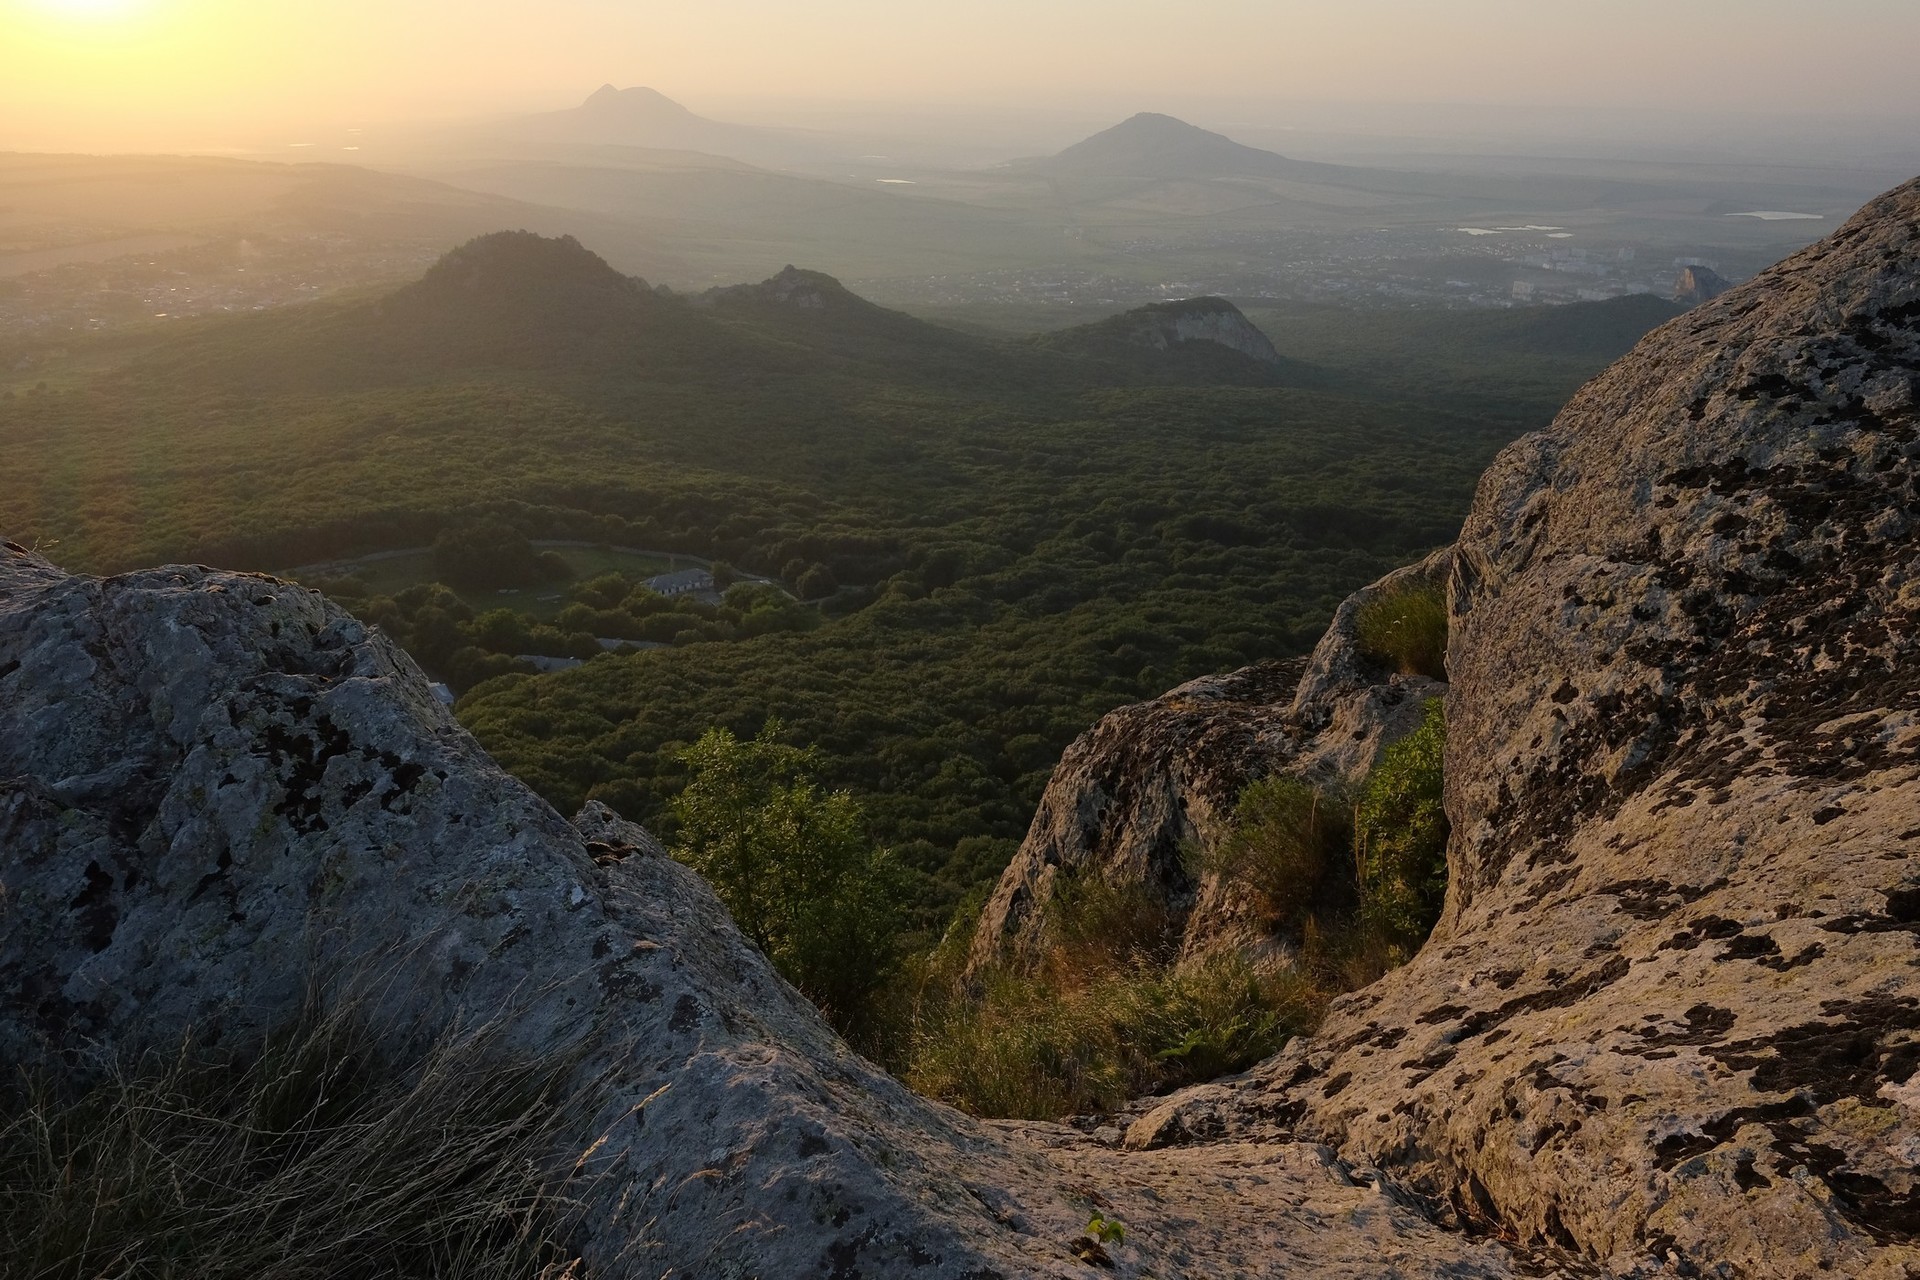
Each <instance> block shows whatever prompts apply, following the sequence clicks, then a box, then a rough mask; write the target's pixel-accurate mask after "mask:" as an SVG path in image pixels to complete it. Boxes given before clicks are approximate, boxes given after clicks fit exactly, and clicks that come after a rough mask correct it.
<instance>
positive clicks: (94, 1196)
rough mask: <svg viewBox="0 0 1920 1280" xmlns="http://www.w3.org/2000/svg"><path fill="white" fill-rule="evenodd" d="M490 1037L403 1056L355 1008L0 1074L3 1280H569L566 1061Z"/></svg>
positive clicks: (475, 1036) (571, 1215)
mask: <svg viewBox="0 0 1920 1280" xmlns="http://www.w3.org/2000/svg"><path fill="white" fill-rule="evenodd" d="M497 1038H498V1037H497V1034H496V1032H495V1030H494V1028H491V1027H482V1028H479V1029H465V1030H455V1031H449V1032H446V1033H444V1034H442V1035H440V1036H439V1037H438V1038H436V1039H435V1040H433V1041H432V1042H431V1043H429V1044H427V1045H426V1046H424V1047H423V1048H421V1049H419V1050H417V1051H415V1052H413V1053H410V1054H406V1055H403V1056H400V1057H396V1056H394V1055H391V1054H387V1053H384V1052H382V1051H381V1050H380V1049H379V1048H378V1047H377V1046H376V1042H375V1040H374V1038H373V1037H372V1036H371V1035H370V1034H369V1033H368V1031H367V1029H366V1026H365V1023H364V1021H363V1020H362V1019H360V1018H358V1017H357V1016H356V1015H355V1014H354V1012H353V1011H352V1010H351V1009H347V1010H344V1011H336V1012H332V1013H326V1012H309V1013H307V1014H305V1015H303V1016H302V1017H301V1018H300V1019H298V1020H297V1022H296V1023H295V1024H294V1025H293V1026H291V1027H288V1028H287V1029H285V1030H284V1031H282V1032H281V1033H279V1034H277V1035H275V1036H273V1037H271V1038H270V1040H269V1041H268V1043H267V1044H266V1045H265V1047H264V1048H262V1049H260V1050H259V1051H257V1052H255V1053H253V1054H251V1055H248V1056H246V1057H244V1058H242V1057H236V1056H235V1055H232V1054H228V1053H223V1052H219V1051H216V1050H214V1049H213V1048H211V1047H210V1046H206V1045H202V1044H198V1043H195V1042H194V1041H192V1040H187V1041H185V1042H183V1043H182V1044H180V1045H179V1046H178V1047H177V1048H175V1049H173V1050H171V1051H168V1052H149V1053H146V1054H144V1055H140V1056H138V1057H135V1058H132V1059H130V1060H123V1061H118V1062H107V1063H95V1064H89V1068H88V1069H87V1070H86V1071H84V1072H81V1071H76V1070H74V1069H73V1064H71V1063H65V1064H62V1063H57V1062H54V1061H47V1062H42V1063H40V1064H37V1065H31V1066H22V1067H19V1068H18V1069H17V1070H16V1072H15V1074H14V1076H13V1077H12V1078H11V1079H10V1080H7V1081H5V1082H0V1239H4V1240H5V1241H6V1242H7V1245H6V1251H5V1256H4V1259H0V1275H3V1276H5V1277H6V1278H7V1280H104V1278H107V1277H112V1278H114V1280H122V1278H125V1280H228V1278H229V1277H231V1278H232V1280H388V1278H392V1280H400V1278H401V1277H407V1278H408V1280H417V1278H421V1277H428V1278H433V1277H446V1278H447V1280H452V1278H453V1277H459V1278H460V1280H509V1278H512V1280H576V1278H577V1277H579V1275H580V1272H579V1267H578V1263H577V1260H575V1259H574V1258H573V1256H572V1255H571V1254H569V1253H568V1252H567V1251H566V1250H565V1249H564V1248H563V1247H561V1242H562V1241H564V1239H565V1237H566V1235H567V1231H568V1228H569V1226H570V1225H571V1224H572V1222H573V1221H574V1220H575V1217H576V1214H577V1211H578V1200H577V1196H578V1194H579V1192H580V1190H581V1188H580V1186H579V1185H578V1184H577V1182H576V1183H573V1184H572V1185H570V1181H569V1180H570V1176H571V1175H572V1174H573V1173H574V1171H573V1170H570V1169H567V1168H564V1167H556V1164H555V1161H554V1145H553V1144H554V1135H555V1134H556V1133H559V1132H564V1127H565V1126H566V1125H567V1124H568V1122H569V1121H570V1120H574V1119H577V1113H578V1110H579V1108H578V1106H577V1103H576V1100H575V1099H574V1098H572V1097H570V1096H569V1094H568V1092H567V1089H568V1085H567V1081H568V1079H569V1077H570V1076H571V1074H572V1069H573V1067H574V1065H575V1064H574V1063H572V1062H570V1061H553V1062H524V1061H523V1062H515V1061H512V1060H510V1059H506V1058H505V1057H504V1056H503V1055H502V1054H501V1053H500V1052H498V1046H497V1045H496V1044H495V1043H494V1041H496V1040H497Z"/></svg>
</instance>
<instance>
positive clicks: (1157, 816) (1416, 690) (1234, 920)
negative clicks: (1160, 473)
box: [968, 551, 1452, 973]
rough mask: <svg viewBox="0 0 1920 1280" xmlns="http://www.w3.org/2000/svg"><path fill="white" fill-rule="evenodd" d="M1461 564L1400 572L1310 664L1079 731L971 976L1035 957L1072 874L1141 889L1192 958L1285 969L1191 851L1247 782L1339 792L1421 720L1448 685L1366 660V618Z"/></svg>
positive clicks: (1219, 826)
mask: <svg viewBox="0 0 1920 1280" xmlns="http://www.w3.org/2000/svg"><path fill="white" fill-rule="evenodd" d="M1451 554H1452V553H1451V552H1450V551H1440V552H1436V553H1435V554H1434V555H1432V556H1430V557H1428V558H1427V559H1426V560H1424V561H1422V562H1421V563H1419V564H1417V565H1409V566H1408V567H1406V568H1404V569H1398V570H1395V571H1394V572H1393V573H1391V574H1389V575H1387V577H1385V578H1382V579H1381V580H1380V581H1379V582H1377V583H1375V584H1373V585H1372V586H1370V587H1367V588H1365V589H1364V590H1362V591H1360V592H1358V593H1356V594H1355V595H1354V596H1352V597H1351V598H1350V599H1348V600H1347V601H1346V602H1345V603H1344V604H1342V605H1341V606H1340V609H1339V611H1338V612H1337V613H1336V614H1335V616H1334V620H1333V623H1332V625H1331V626H1330V627H1329V628H1328V630H1327V634H1326V636H1325V638H1324V639H1322V640H1321V642H1320V644H1319V645H1318V646H1317V647H1316V648H1315V649H1314V652H1313V655H1312V657H1311V658H1309V659H1307V660H1306V661H1305V662H1270V663H1263V664H1260V665H1257V666H1252V667H1247V668H1244V669H1242V670H1240V671H1236V672H1233V673H1232V674H1230V675H1225V676H1208V677H1206V678H1203V679H1200V680H1194V681H1191V682H1189V683H1187V684H1184V685H1181V686H1180V687H1179V688H1177V689H1175V690H1173V691H1172V692H1171V693H1167V694H1163V695H1162V696H1160V697H1158V698H1156V699H1154V700H1153V701H1151V702H1143V703H1137V704H1135V705H1133V706H1128V707H1121V708H1120V709H1119V710H1117V711H1114V712H1111V713H1110V714H1108V715H1107V716H1106V717H1104V718H1103V719H1102V720H1101V721H1100V723H1098V724H1097V725H1095V726H1094V727H1093V728H1092V729H1091V730H1089V731H1088V732H1087V733H1085V734H1083V735H1081V737H1080V738H1079V739H1077V740H1076V741H1075V742H1074V743H1073V745H1072V746H1070V747H1068V748H1067V751H1066V754H1065V755H1064V756H1062V757H1061V760H1060V764H1059V765H1058V766H1057V767H1056V768H1055V769H1054V771H1053V776H1052V778H1051V779H1049V780H1048V783H1047V790H1046V792H1045V794H1044V796H1043V797H1042V798H1041V801H1040V808H1039V811H1038V812H1037V813H1036V814H1035V815H1034V819H1033V824H1032V826H1031V827H1030V828H1029V829H1028V832H1027V837H1026V839H1025V840H1024V841H1023V842H1022V843H1021V846H1020V850H1019V852H1018V853H1017V854H1015V856H1014V858H1013V861H1012V862H1011V863H1010V864H1008V867H1007V870H1006V871H1005V873H1004V874H1003V875H1002V876H1001V878H1000V882H999V884H998V885H996V886H995V888H994V893H993V897H992V898H991V899H989V901H988V903H987V907H986V909H985V911H984V912H982V914H981V918H980V923H979V924H978V926H977V927H976V929H975V932H974V937H973V943H972V949H971V951H970V952H969V956H968V969H969V972H971V973H979V972H981V971H982V970H984V969H985V968H987V967H988V966H990V965H992V964H995V963H999V962H1006V961H1011V962H1014V963H1020V962H1022V961H1025V960H1031V959H1032V958H1033V957H1034V955H1035V954H1036V953H1037V952H1038V950H1039V949H1040V947H1041V945H1042V943H1043V938H1044V929H1043V925H1044V922H1045V908H1046V904H1047V903H1048V902H1050V901H1051V900H1052V899H1053V898H1054V897H1055V895H1057V894H1058V893H1059V892H1060V890H1061V888H1062V886H1063V885H1064V884H1065V883H1066V882H1067V881H1068V880H1069V879H1071V878H1072V877H1076V876H1094V877H1098V878H1100V879H1102V880H1105V881H1107V882H1109V883H1112V884H1116V885H1129V886H1138V887H1143V888H1145V889H1146V890H1148V892H1149V893H1150V894H1151V895H1152V897H1153V899H1154V900H1156V901H1157V902H1160V903H1162V904H1164V905H1165V906H1166V907H1167V908H1168V909H1169V910H1170V911H1171V912H1172V914H1173V916H1174V918H1175V921H1176V923H1177V927H1178V928H1179V930H1180V932H1181V935H1182V936H1181V945H1182V950H1183V953H1184V954H1185V955H1186V956H1187V957H1188V958H1192V957H1196V956H1198V955H1201V954H1204V953H1208V952H1212V951H1214V950H1218V949H1221V948H1229V947H1230V948H1233V949H1235V950H1238V951H1240V952H1242V953H1243V954H1245V955H1247V956H1248V957H1249V958H1251V959H1254V960H1256V961H1261V962H1266V961H1269V960H1271V961H1272V962H1274V963H1284V962H1285V960H1286V957H1287V954H1288V951H1287V942H1286V940H1285V939H1279V938H1274V937H1272V936H1271V935H1270V933H1269V931H1268V930H1267V929H1266V928H1265V927H1264V926H1263V925H1262V924H1260V923H1259V922H1258V921H1256V920H1252V919H1250V918H1248V917H1247V911H1246V907H1247V904H1246V903H1245V902H1244V901H1243V900H1242V898H1241V896H1240V895H1238V894H1236V893H1235V891H1234V889H1233V887H1232V886H1231V885H1226V884H1222V883H1221V882H1220V881H1219V880H1218V878H1217V877H1209V876H1204V875H1196V874H1195V872H1194V869H1193V867H1192V866H1191V859H1190V857H1189V853H1190V851H1191V850H1193V849H1195V848H1203V847H1206V846H1208V845H1211V844H1212V843H1213V842H1215V841H1217V840H1218V839H1219V838H1220V837H1221V836H1222V835H1223V834H1224V833H1225V832H1226V831H1227V829H1228V827H1229V826H1230V825H1231V820H1232V817H1233V808H1234V803H1235V801H1236V800H1237V799H1238V798H1239V795H1240V792H1241V791H1242V790H1243V789H1245V787H1246V786H1247V784H1248V783H1250V782H1253V781H1255V780H1257V779H1259V778H1263V777H1266V776H1268V775H1269V774H1275V773H1284V774H1290V775H1296V776H1299V777H1302V778H1305V779H1307V780H1308V781H1310V782H1312V783H1313V784H1314V785H1316V786H1319V787H1323V788H1326V789H1328V790H1329V791H1331V792H1336V793H1337V792H1339V791H1342V790H1344V789H1347V788H1351V787H1352V786H1354V785H1355V784H1357V783H1358V782H1359V781H1360V780H1361V779H1362V778H1364V777H1365V776H1366V774H1367V772H1368V771H1369V770H1370V769H1372V767H1373V765H1374V762H1375V761H1376V760H1378V758H1379V755H1380V752H1381V750H1382V749H1383V748H1385V747H1386V746H1387V745H1389V744H1390V743H1393V742H1395V741H1398V740H1399V739H1400V738H1402V737H1405V736H1406V735H1407V734H1408V733H1410V732H1412V731H1413V729H1415V728H1416V727H1418V725H1419V723H1420V716H1421V710H1422V708H1423V707H1424V706H1425V705H1426V703H1427V701H1428V699H1430V698H1434V697H1438V696H1440V695H1441V694H1443V693H1444V692H1445V691H1446V686H1445V685H1444V684H1442V683H1440V682H1438V681H1434V680H1429V679H1427V678H1426V677H1424V676H1403V675H1399V674H1396V673H1393V672H1389V671H1387V670H1385V669H1384V668H1382V667H1381V666H1380V664H1379V663H1378V662H1376V661H1375V660H1373V659H1372V658H1369V657H1368V656H1366V655H1365V654H1364V653H1362V652H1361V651H1360V647H1359V642H1358V639H1357V637H1356V635H1355V633H1354V619H1355V617H1356V615H1357V614H1358V611H1359V609H1360V608H1361V607H1362V606H1363V605H1364V604H1365V603H1366V602H1367V601H1368V600H1369V599H1371V598H1372V597H1373V596H1374V595H1376V594H1378V593H1380V592H1382V591H1392V590H1397V589H1400V588H1403V587H1406V586H1410V585H1413V584H1415V583H1416V582H1435V581H1444V580H1445V578H1446V576H1447V572H1448V569H1449V567H1450V566H1451V563H1452V560H1451Z"/></svg>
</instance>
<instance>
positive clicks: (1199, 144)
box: [1036, 111, 1343, 179]
mask: <svg viewBox="0 0 1920 1280" xmlns="http://www.w3.org/2000/svg"><path fill="white" fill-rule="evenodd" d="M1036 167H1038V168H1039V169H1041V170H1042V171H1045V172H1048V173H1053V174H1057V175H1060V176H1062V177H1069V176H1072V177H1089V178H1157V179H1170V178H1230V177H1278V178H1309V177H1317V178H1326V177H1330V176H1333V175H1337V174H1339V173H1341V172H1343V171H1342V170H1341V168H1340V166H1338V165H1329V164H1315V163H1313V162H1311V161H1305V160H1290V159H1288V158H1287V157H1285V156H1282V155H1276V154H1275V153H1273V152H1271V151H1262V150H1260V149H1259V148H1258V147H1249V146H1244V145H1242V144H1241V143H1238V142H1235V141H1234V140H1233V139H1232V138H1229V137H1226V136H1225V135H1223V134H1218V133H1214V132H1212V131H1210V130H1207V129H1202V128H1200V127H1198V126H1197V125H1191V124H1188V123H1187V122H1186V121H1184V120H1178V119H1175V118H1174V117H1173V116H1168V115H1161V114H1159V113H1157V112H1153V111H1143V112H1141V113H1140V114H1139V115H1136V116H1133V117H1132V118H1130V119H1127V120H1123V121H1122V122H1120V123H1119V124H1117V125H1115V126H1113V128H1111V129H1106V130H1103V131H1102V132H1100V133H1096V134H1094V135H1093V136H1092V137H1091V138H1088V139H1086V140H1085V141H1083V142H1076V143H1075V144H1074V145H1073V146H1071V147H1068V148H1067V149H1066V150H1065V151H1062V152H1060V153H1059V154H1058V155H1055V156H1052V157H1050V158H1048V159H1046V160H1042V161H1040V162H1039V163H1038V165H1037V166H1036Z"/></svg>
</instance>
